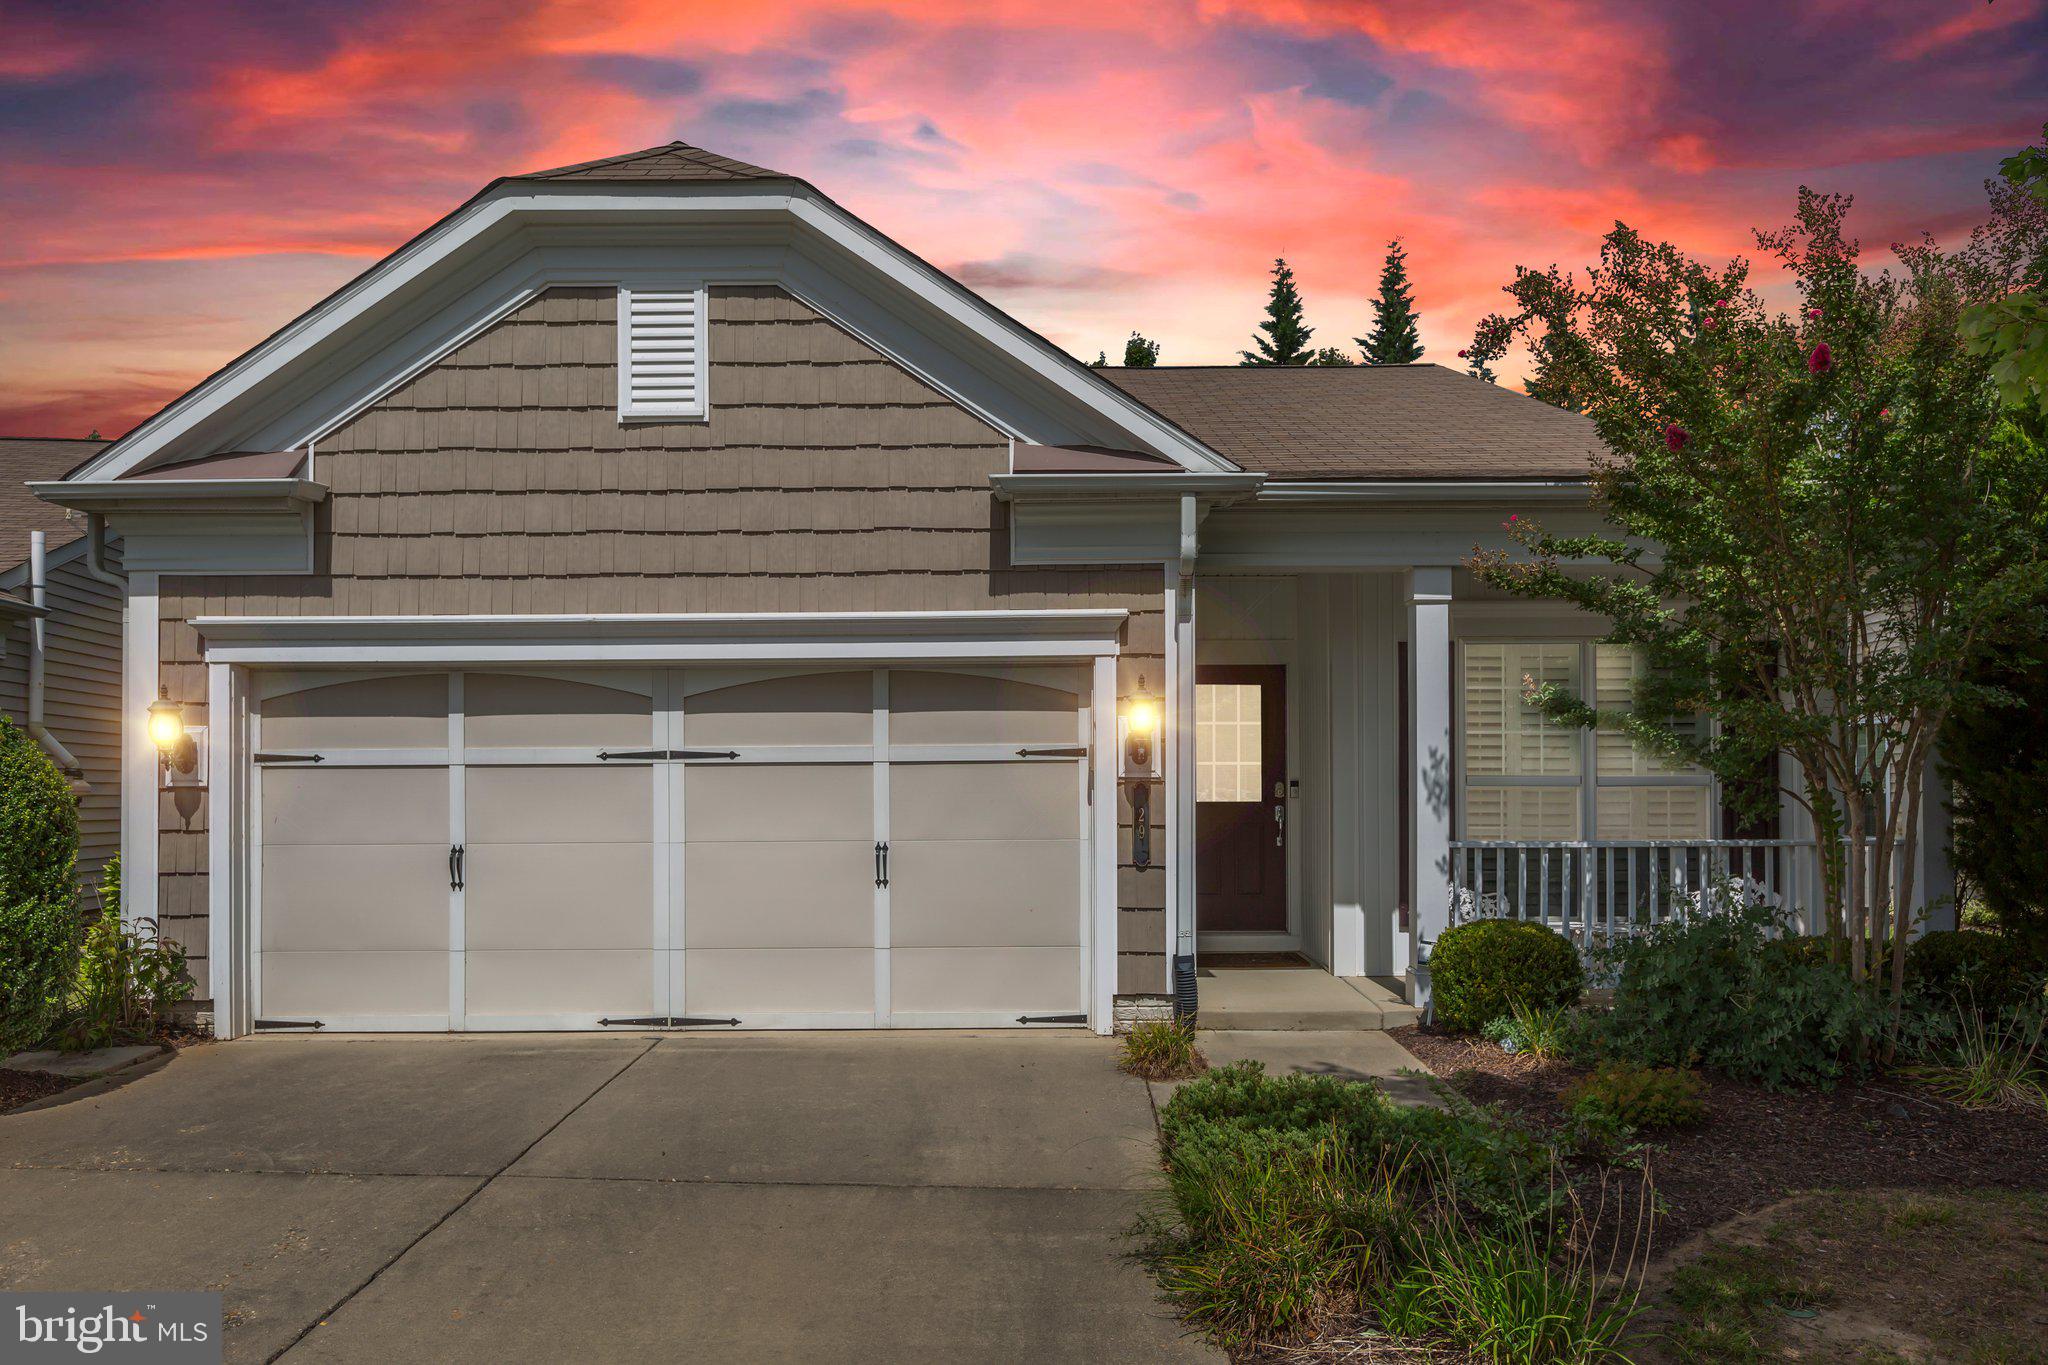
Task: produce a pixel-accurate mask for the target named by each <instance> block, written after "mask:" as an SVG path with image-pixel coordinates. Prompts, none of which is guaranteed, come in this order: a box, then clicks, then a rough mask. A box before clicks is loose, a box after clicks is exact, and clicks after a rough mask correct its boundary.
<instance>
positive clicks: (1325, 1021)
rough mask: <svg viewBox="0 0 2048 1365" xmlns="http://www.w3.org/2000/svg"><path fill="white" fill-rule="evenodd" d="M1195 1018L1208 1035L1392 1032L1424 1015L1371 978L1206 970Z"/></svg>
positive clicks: (1260, 970)
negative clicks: (1224, 1032) (1217, 1031)
mask: <svg viewBox="0 0 2048 1365" xmlns="http://www.w3.org/2000/svg"><path fill="white" fill-rule="evenodd" d="M1195 1000H1196V1003H1195V1018H1196V1021H1197V1022H1198V1023H1199V1024H1200V1026H1201V1027H1203V1028H1205V1029H1246V1030H1254V1029H1257V1030H1283V1031H1313V1030H1319V1029H1389V1028H1399V1027H1400V1026H1401V1025H1403V1024H1412V1023H1414V1022H1415V1020H1416V1018H1417V1017H1418V1014H1419V1011H1417V1010H1416V1009H1415V1007H1414V1006H1412V1005H1410V1004H1408V1003H1407V1002H1406V1001H1404V1000H1402V999H1401V997H1400V996H1399V995H1397V994H1396V993H1395V992H1394V991H1393V990H1391V989H1390V988H1389V987H1387V986H1386V985H1384V984H1382V983H1381V982H1379V981H1377V980H1374V979H1373V978H1372V977H1367V976H1357V977H1337V976H1331V975H1330V974H1329V973H1328V972H1324V971H1320V970H1304V969H1302V968H1298V967H1297V968H1288V967H1217V968H1204V969H1203V970H1202V972H1201V974H1200V975H1199V976H1198V977H1197V978H1196V981H1195Z"/></svg>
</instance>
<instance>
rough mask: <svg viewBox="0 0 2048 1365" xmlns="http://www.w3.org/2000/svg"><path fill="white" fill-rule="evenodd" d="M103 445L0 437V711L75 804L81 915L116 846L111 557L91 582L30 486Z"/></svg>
mask: <svg viewBox="0 0 2048 1365" xmlns="http://www.w3.org/2000/svg"><path fill="white" fill-rule="evenodd" d="M106 445H107V443H106V442H105V441H100V440H61V439H47V440H43V439H24V438H20V437H0V564H5V565H8V566H9V567H8V568H7V569H6V570H5V571H4V572H0V626H4V633H0V712H5V714H6V715H7V716H8V717H9V718H11V719H12V720H13V721H14V723H15V724H16V725H19V726H21V727H22V728H23V729H24V730H26V731H28V733H29V734H30V735H31V736H32V737H33V738H34V739H35V740H36V742H37V743H39V744H41V745H42V747H43V749H44V751H45V752H47V753H48V754H49V755H50V758H51V761H53V762H54V763H56V765H57V767H58V769H59V770H60V771H61V772H63V773H64V775H65V777H66V778H67V779H68V780H69V781H70V783H71V788H72V790H73V791H74V792H76V793H77V795H78V880H79V885H80V887H81V888H83V889H84V890H85V892H86V895H87V904H88V905H91V904H93V903H94V902H93V900H92V897H93V895H94V894H95V893H96V888H97V887H98V886H99V881H100V872H101V869H102V868H103V867H104V866H105V864H106V861H107V859H109V858H111V857H112V856H113V855H114V854H115V852H116V851H118V849H119V848H120V836H121V594H122V588H121V581H120V578H119V574H118V569H119V566H120V549H119V547H118V546H111V547H109V548H108V552H107V556H106V563H105V564H104V565H103V566H102V568H103V570H104V572H105V577H98V576H95V574H94V571H93V566H92V565H91V564H89V563H88V562H87V561H86V556H85V550H86V543H85V540H84V538H83V536H82V535H81V534H80V528H79V527H78V526H76V525H74V524H72V523H71V522H69V521H67V520H66V519H65V514H64V511H63V509H62V508H59V507H55V506H52V505H51V504H49V503H47V502H44V501H42V500H41V499H39V498H37V497H36V496H34V495H33V494H32V493H30V492H29V490H28V484H29V482H30V481H32V480H45V479H59V478H62V477H63V476H64V475H65V474H66V473H68V472H69V471H70V470H72V469H73V468H75V467H76V466H78V465H80V464H82V463H84V462H85V461H86V460H88V459H90V458H92V457H93V456H95V455H97V454H99V452H100V451H102V450H104V449H105V448H106ZM38 538H40V541H41V545H42V558H41V572H40V575H39V574H38V572H37V562H38V561H37V555H36V552H35V548H34V547H35V542H36V541H37V540H38ZM39 585H40V590H39Z"/></svg>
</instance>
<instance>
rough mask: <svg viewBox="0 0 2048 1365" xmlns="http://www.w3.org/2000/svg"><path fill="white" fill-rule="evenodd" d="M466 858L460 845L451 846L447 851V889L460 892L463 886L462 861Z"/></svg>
mask: <svg viewBox="0 0 2048 1365" xmlns="http://www.w3.org/2000/svg"><path fill="white" fill-rule="evenodd" d="M467 857H468V854H467V852H466V851H465V850H464V849H463V847H462V845H461V844H452V845H450V846H449V849H448V889H449V890H450V891H460V890H461V889H462V886H463V880H462V872H463V867H462V864H463V861H464V860H465V859H466V858H467Z"/></svg>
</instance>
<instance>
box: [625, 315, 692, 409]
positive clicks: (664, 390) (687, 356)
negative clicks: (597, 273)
mask: <svg viewBox="0 0 2048 1365" xmlns="http://www.w3.org/2000/svg"><path fill="white" fill-rule="evenodd" d="M707 331H708V328H707V327H706V324H705V304H704V291H703V290H702V289H625V288H622V289H620V290H619V418H620V420H622V421H626V420H644V419H647V418H662V417H702V416H704V414H705V411H706V402H705V381H706V378H707V376H708V374H709V365H708V363H707V360H706V357H705V339H706V333H707Z"/></svg>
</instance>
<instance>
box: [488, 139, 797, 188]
mask: <svg viewBox="0 0 2048 1365" xmlns="http://www.w3.org/2000/svg"><path fill="white" fill-rule="evenodd" d="M508 178H509V179H513V180H792V179H795V177H794V176H789V175H784V174H783V173H782V172H781V171H771V170H768V169H767V168H766V167H763V166H754V165H750V164H748V163H747V162H744V161H735V160H734V159H733V158H731V157H729V156H720V155H719V154H718V153H716V152H707V151H705V150H704V149H703V148H701V147H692V146H691V145H690V144H689V143H687V142H670V143H667V144H665V145H663V146H660V147H648V148H644V149H643V150H641V151H637V152H626V153H624V154H623V155H620V156H608V157H604V158H602V159H600V160H597V161H579V162H577V163H576V164H575V165H573V166H556V167H554V168H553V169H551V170H545V171H528V172H527V173H526V174H525V175H515V176H511V177H508Z"/></svg>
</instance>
